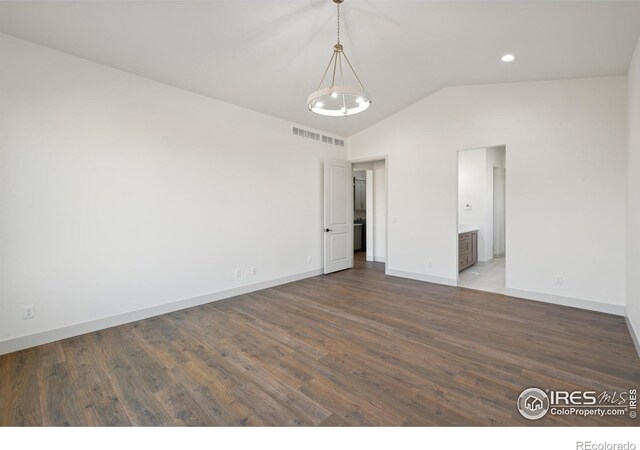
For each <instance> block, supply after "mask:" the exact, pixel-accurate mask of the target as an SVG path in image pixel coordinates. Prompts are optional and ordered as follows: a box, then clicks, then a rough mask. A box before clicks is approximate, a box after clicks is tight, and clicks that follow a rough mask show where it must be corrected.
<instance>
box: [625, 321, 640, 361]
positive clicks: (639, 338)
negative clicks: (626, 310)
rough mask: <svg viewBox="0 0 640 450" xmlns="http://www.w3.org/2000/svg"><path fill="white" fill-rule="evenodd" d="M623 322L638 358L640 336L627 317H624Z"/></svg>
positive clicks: (639, 354) (639, 353) (639, 355)
mask: <svg viewBox="0 0 640 450" xmlns="http://www.w3.org/2000/svg"><path fill="white" fill-rule="evenodd" d="M624 320H625V322H627V328H629V334H631V340H632V341H633V345H635V347H636V352H637V353H638V357H640V334H638V333H637V332H636V330H635V328H633V325H631V321H630V320H629V318H628V317H626V316H625V318H624Z"/></svg>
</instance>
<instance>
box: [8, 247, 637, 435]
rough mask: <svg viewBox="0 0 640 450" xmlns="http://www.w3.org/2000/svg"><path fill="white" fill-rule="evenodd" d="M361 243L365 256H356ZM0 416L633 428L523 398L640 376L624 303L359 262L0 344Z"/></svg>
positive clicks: (166, 422) (39, 420) (79, 421)
mask: <svg viewBox="0 0 640 450" xmlns="http://www.w3.org/2000/svg"><path fill="white" fill-rule="evenodd" d="M360 256H361V255H360ZM0 381H1V382H0V425H2V426H11V425H92V426H120V425H142V426H148V425H151V426H174V425H179V426H211V425H214V426H221V425H227V426H265V425H284V426H297V425H317V426H371V425H378V426H425V425H427V426H428V425H440V426H442V425H469V426H477V425H518V426H541V425H542V426H544V425H580V426H601V425H614V426H634V425H635V426H637V425H638V422H637V420H638V419H636V420H634V419H630V418H629V417H628V416H625V417H619V416H615V417H614V416H605V417H579V416H551V415H549V414H548V415H547V416H546V417H544V418H543V419H541V420H538V421H528V420H526V419H525V418H523V417H522V416H521V415H520V414H519V412H518V411H517V408H516V400H517V398H518V396H519V394H520V392H522V390H523V389H525V388H528V387H531V386H536V387H540V388H542V389H545V388H546V389H566V390H580V389H582V390H584V389H593V390H598V391H600V390H609V391H613V390H617V391H620V390H626V389H629V388H634V387H635V388H638V387H640V359H638V354H637V353H636V350H635V348H634V346H633V343H632V341H631V337H630V335H629V332H628V330H627V328H626V324H625V322H624V319H623V318H621V317H618V316H612V315H608V314H602V313H596V312H592V311H584V310H578V309H575V308H568V307H563V306H558V305H551V304H545V303H541V302H534V301H528V300H521V299H516V298H512V297H508V296H504V295H497V294H492V293H487V292H480V291H473V290H469V289H461V288H452V287H448V286H442V285H435V284H430V283H424V282H420V281H416V280H407V279H403V278H398V277H391V276H386V275H385V274H384V265H382V264H379V263H368V262H366V261H364V260H363V259H362V258H361V257H359V258H356V264H355V267H354V269H352V270H347V271H342V272H338V273H334V274H331V275H329V276H318V277H313V278H309V279H305V280H302V281H298V282H295V283H289V284H286V285H282V286H277V287H273V288H269V289H264V290H262V291H257V292H253V293H249V294H245V295H241V296H238V297H234V298H230V299H226V300H221V301H218V302H214V303H210V304H206V305H201V306H197V307H194V308H189V309H185V310H180V311H176V312H173V313H169V314H164V315H161V316H157V317H152V318H150V319H146V320H141V321H137V322H134V323H130V324H126V325H122V326H119V327H114V328H110V329H107V330H102V331H98V332H95V333H89V334H86V335H83V336H78V337H75V338H71V339H67V340H63V341H59V342H54V343H51V344H46V345H44V346H40V347H36V348H33V349H28V350H24V351H21V352H16V353H12V354H9V355H3V356H0Z"/></svg>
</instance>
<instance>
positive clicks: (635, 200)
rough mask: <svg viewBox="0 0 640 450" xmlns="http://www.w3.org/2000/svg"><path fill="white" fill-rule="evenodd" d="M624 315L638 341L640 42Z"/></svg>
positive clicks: (634, 70)
mask: <svg viewBox="0 0 640 450" xmlns="http://www.w3.org/2000/svg"><path fill="white" fill-rule="evenodd" d="M628 84H629V102H628V104H629V136H628V139H629V141H628V144H629V152H628V160H627V315H628V318H629V322H630V323H631V325H632V326H633V330H634V332H635V336H636V339H637V340H640V276H639V275H640V41H639V42H638V46H637V47H636V51H635V54H634V57H633V60H632V62H631V65H630V67H629V74H628Z"/></svg>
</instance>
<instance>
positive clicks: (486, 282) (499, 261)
mask: <svg viewBox="0 0 640 450" xmlns="http://www.w3.org/2000/svg"><path fill="white" fill-rule="evenodd" d="M504 270H505V264H504V258H494V259H493V260H491V261H489V262H478V263H476V264H474V265H473V266H471V267H469V268H467V269H464V270H463V271H462V272H460V274H459V276H458V286H460V287H466V288H469V289H477V290H479V291H489V292H497V293H498V294H504V293H505V284H506V281H505V275H504Z"/></svg>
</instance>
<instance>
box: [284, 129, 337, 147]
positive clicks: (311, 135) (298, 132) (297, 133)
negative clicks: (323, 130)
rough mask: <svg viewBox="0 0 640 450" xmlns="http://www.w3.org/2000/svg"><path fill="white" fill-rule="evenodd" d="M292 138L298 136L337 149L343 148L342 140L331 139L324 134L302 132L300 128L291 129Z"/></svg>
mask: <svg viewBox="0 0 640 450" xmlns="http://www.w3.org/2000/svg"><path fill="white" fill-rule="evenodd" d="M292 131H293V135H294V136H300V137H303V138H307V139H313V140H314V141H322V142H323V143H325V144H329V145H337V146H338V147H344V141H343V140H342V139H337V138H333V137H331V136H325V135H324V134H320V133H315V132H313V131H309V130H303V129H302V128H298V127H293V128H292Z"/></svg>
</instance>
